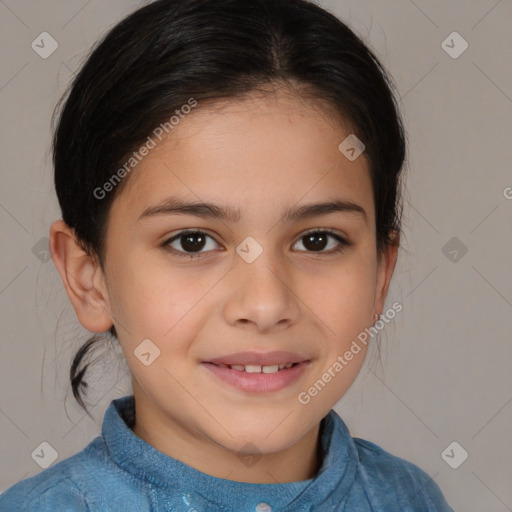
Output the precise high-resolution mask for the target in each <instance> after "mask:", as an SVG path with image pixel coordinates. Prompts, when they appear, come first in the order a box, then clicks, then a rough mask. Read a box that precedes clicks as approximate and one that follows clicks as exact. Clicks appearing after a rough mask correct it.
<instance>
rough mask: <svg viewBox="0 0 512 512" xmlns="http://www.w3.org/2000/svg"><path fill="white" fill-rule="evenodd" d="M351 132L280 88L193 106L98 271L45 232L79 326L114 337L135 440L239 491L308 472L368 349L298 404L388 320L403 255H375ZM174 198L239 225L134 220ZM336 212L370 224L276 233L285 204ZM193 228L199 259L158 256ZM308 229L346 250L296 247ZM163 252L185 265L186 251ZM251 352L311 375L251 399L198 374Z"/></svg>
mask: <svg viewBox="0 0 512 512" xmlns="http://www.w3.org/2000/svg"><path fill="white" fill-rule="evenodd" d="M331 111H332V109H331ZM350 133H351V131H350V128H349V127H348V126H347V125H346V123H343V122H342V120H341V119H337V118H334V117H332V114H331V113H330V112H327V111H326V110H325V109H322V108H321V105H320V104H318V103H316V104H315V103H313V102H312V101H311V100H308V101H304V100H303V99H301V98H300V97H299V96H297V95H296V94H293V93H291V92H289V91H287V90H285V89H282V90H279V89H276V90H275V91H274V92H273V94H271V95H266V96H262V95H257V94H251V95H249V96H247V97H245V98H244V99H238V100H236V101H235V100H230V101H228V102H224V103H217V104H216V105H215V108H210V107H208V108H207V107H203V108H201V104H199V106H198V108H197V109H195V110H194V111H193V113H191V114H189V115H188V116H187V117H186V118H185V119H183V120H182V121H181V122H180V124H179V125H178V126H177V127H176V128H175V129H174V130H173V132H171V136H169V137H168V138H167V139H166V140H165V141H163V142H161V143H160V144H159V145H158V147H157V148H155V149H154V150H152V151H151V152H150V154H149V155H148V156H146V157H145V158H144V159H143V161H142V162H141V163H140V164H139V165H138V166H137V168H136V169H135V170H134V171H133V173H132V174H131V175H130V177H129V179H128V182H127V183H126V187H125V188H123V190H122V192H121V193H120V195H119V196H117V197H116V199H115V200H114V202H113V205H112V209H111V212H110V216H109V222H108V229H107V237H106V259H105V261H104V271H103V270H102V269H101V267H100V266H99V265H98V264H97V262H96V261H95V260H94V259H93V258H90V257H89V256H88V255H87V254H86V253H85V252H84V251H83V250H82V249H81V248H80V246H79V245H78V244H77V242H76V239H75V237H74V235H73V231H72V230H71V229H70V228H69V227H68V226H66V224H64V222H63V221H62V220H59V221H56V222H55V223H54V224H53V225H52V227H51V230H50V239H51V242H50V248H51V253H52V258H53V261H54V263H55V265H56V267H57V269H58V270H59V272H60V275H61V277H62V280H63V282H64V285H65V287H66V291H67V293H68V296H69V298H70V300H71V302H72V304H73V307H74V309H75V311H76V314H77V316H78V319H79V321H80V323H81V324H82V325H83V326H84V327H85V328H86V329H88V330H90V331H93V332H104V331H106V330H108V329H109V328H110V327H111V325H115V327H116V330H117V333H118V338H119V343H120V345H121V347H122V350H123V353H124V355H125V357H126V359H127V362H128V365H129V368H130V370H131V372H132V382H133V393H134V396H135V401H136V424H135V426H134V428H133V431H134V433H135V434H136V435H137V436H139V437H140V438H142V439H143V440H144V441H146V442H148V443H149V444H151V445H152V446H154V447H155V448H156V449H158V450H160V451H161V452H163V453H165V454H167V455H170V456H171V457H174V458H176V459H178V460H180V461H182V462H184V463H186V464H188V465H190V466H192V467H194V468H196V469H198V470H200V471H202V472H204V473H207V474H209V475H212V476H216V477H220V478H228V479H231V480H237V481H241V482H250V483H276V482H291V481H299V480H304V479H307V478H312V477H314V476H315V475H316V474H317V471H318V470H319V468H320V465H321V460H320V458H319V457H318V455H317V449H318V437H319V436H318V434H319V425H320V421H321V420H322V418H323V417H324V416H325V415H326V414H327V413H328V411H329V410H330V409H331V408H332V407H333V406H334V405H335V404H336V403H337V402H338V400H339V399H340V398H341V397H342V396H343V395H344V394H345V393H346V391H347V390H348V389H349V387H350V386H351V384H352V382H353V381H354V379H355V378H356V376H357V374H358V372H359V370H360V368H361V366H362V364H363V362H364V358H365V355H366V349H365V348H364V347H363V349H362V350H361V352H359V354H357V355H356V356H354V358H353V359H352V360H351V361H350V362H349V364H348V365H347V366H345V367H344V369H343V371H341V372H339V373H337V374H336V377H335V378H333V379H332V380H331V382H329V383H328V384H327V385H326V386H325V387H324V389H323V390H322V391H321V392H319V393H318V394H317V396H315V397H313V398H312V399H311V401H310V402H309V403H308V404H305V405H303V404H301V403H299V401H298V399H297V397H298V395H299V393H300V392H303V391H307V390H308V388H309V387H310V386H311V385H312V384H313V383H314V382H315V381H317V380H318V379H319V378H321V376H322V374H323V373H324V372H325V371H326V370H327V369H328V368H329V367H331V366H332V365H333V363H334V362H335V361H336V360H337V357H338V355H343V354H344V353H345V352H346V351H347V350H348V349H349V348H350V345H351V343H352V341H353V340H354V339H356V337H357V335H358V334H359V333H361V332H362V331H364V329H365V328H368V327H370V326H371V325H373V323H374V321H375V319H374V314H375V313H379V314H380V313H382V311H383V309H384V303H385V299H386V295H387V292H388V287H389V283H390V280H391V276H392V274H393V270H394V267H395V263H396V259H397V251H398V244H397V245H395V246H390V247H388V248H387V249H386V250H385V251H384V252H383V253H381V254H378V253H377V249H376V231H375V209H374V204H373V194H372V185H371V181H370V174H369V169H368V162H367V159H366V157H365V154H364V153H363V154H362V155H361V156H360V157H359V158H357V159H356V160H355V161H349V160H348V159H347V158H346V157H345V156H344V155H343V154H342V153H341V152H340V151H339V150H338V146H339V144H340V143H341V142H342V141H343V140H344V139H345V137H347V135H349V134H350ZM171 195H172V196H177V197H180V198H182V199H184V200H192V201H199V200H202V201H208V202H212V203H215V204H218V205H225V206H230V207H232V208H239V209H240V212H241V219H240V221H239V222H231V221H228V220H219V219H204V218H199V217H195V216H191V215H156V216H152V217H148V218H143V219H141V220H138V219H139V216H140V215H141V214H142V212H144V211H145V210H146V209H147V208H148V207H151V206H154V205H156V204H158V203H160V202H161V201H162V200H164V199H166V198H167V197H169V196H171ZM332 199H344V200H349V201H352V202H355V203H357V204H359V205H360V206H362V207H363V208H364V210H365V211H366V214H367V218H366V220H365V218H364V217H363V216H362V215H360V214H358V213H355V212H336V213H330V214H328V215H322V216H318V217H314V218H310V219H305V220H300V221H293V222H282V221H281V217H282V214H283V211H284V210H285V209H286V208H288V207H293V206H297V205H303V204H310V203H319V202H323V201H327V200H332ZM190 228H197V229H201V230H204V231H205V232H206V234H208V235H209V236H210V237H211V238H208V237H207V238H206V244H205V245H204V246H202V247H199V248H198V249H197V250H199V251H200V252H199V253H198V252H196V253H195V254H196V255H197V254H199V257H195V258H187V257H180V256H176V255H173V254H171V253H169V252H168V251H166V250H165V249H164V248H163V247H161V244H162V243H163V242H165V241H166V240H168V239H169V238H171V237H172V236H174V235H175V234H176V233H177V232H179V231H180V230H184V229H190ZM313 228H326V229H327V228H329V229H332V230H334V231H335V232H336V233H338V234H340V235H341V236H344V237H346V238H348V239H349V240H350V241H351V242H352V243H353V244H352V245H351V246H349V247H345V248H344V249H343V250H342V251H341V252H338V253H334V252H332V250H333V249H335V248H336V247H338V246H339V242H338V241H337V240H336V239H335V238H332V237H331V236H329V237H328V238H327V239H326V242H325V243H324V245H323V246H322V245H321V244H320V249H318V250H316V251H315V250H314V248H313V249H311V245H308V244H307V239H306V238H305V234H304V232H306V231H307V230H310V229H313ZM248 236H251V237H253V238H254V239H255V240H256V241H257V242H258V244H259V245H260V246H261V247H262V248H263V253H262V254H261V255H260V256H259V257H258V258H257V259H256V260H255V261H254V262H252V263H247V262H246V261H245V260H244V259H242V258H241V257H240V256H239V255H238V254H237V252H236V248H237V246H238V245H239V244H241V242H242V241H243V240H244V239H245V238H246V237H248ZM181 242H183V238H182V239H181ZM320 242H321V240H320ZM172 247H173V248H174V249H175V250H177V251H181V252H182V253H185V254H186V248H187V246H186V245H185V247H184V246H183V245H182V244H181V243H180V239H179V238H178V239H177V240H175V241H174V242H172ZM189 250H190V249H189ZM329 252H331V254H329ZM147 338H149V339H151V340H152V342H153V343H154V344H155V345H156V346H157V347H158V348H159V350H160V356H159V357H158V358H156V359H155V360H154V362H152V363H151V364H150V365H149V366H145V365H144V364H142V363H141V361H140V360H139V359H138V358H137V357H136V356H135V355H134V350H135V349H136V348H137V346H138V345H139V344H140V343H141V341H142V340H144V339H147ZM246 350H255V351H268V350H288V351H291V352H299V353H301V354H305V355H307V356H308V358H309V359H311V364H310V365H309V367H308V368H307V370H306V372H305V373H304V374H303V375H302V376H301V377H300V378H299V379H298V380H297V381H296V382H294V383H293V384H292V385H290V386H288V387H285V388H284V389H282V390H280V391H277V392H274V393H267V394H259V395H256V394H249V393H246V392H244V391H241V390H238V389H236V388H233V387H231V386H229V385H228V384H226V383H224V382H222V381H220V380H219V379H217V378H216V376H215V375H213V374H211V372H209V371H207V370H206V369H205V368H204V367H203V366H201V365H200V363H201V361H205V360H208V359H211V358H214V357H219V356H221V355H225V354H230V353H233V352H240V351H246ZM248 443H252V444H251V445H248ZM255 447H256V448H255ZM251 453H252V454H257V455H258V456H260V455H261V458H260V459H259V460H258V462H257V463H256V464H254V465H251V466H250V467H248V465H246V464H245V463H244V461H243V460H242V458H241V457H240V455H241V454H243V455H247V454H251Z"/></svg>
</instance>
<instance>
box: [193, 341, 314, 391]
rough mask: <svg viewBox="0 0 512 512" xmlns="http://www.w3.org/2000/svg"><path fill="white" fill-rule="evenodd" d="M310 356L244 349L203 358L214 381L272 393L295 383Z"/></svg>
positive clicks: (303, 370) (239, 387)
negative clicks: (216, 356)
mask: <svg viewBox="0 0 512 512" xmlns="http://www.w3.org/2000/svg"><path fill="white" fill-rule="evenodd" d="M310 364H311V359H309V358H307V357H306V356H303V355H300V354H294V353H291V352H277V351H276V352H267V353H265V354H263V353H255V352H251V353H248V352H245V353H238V354H231V355H230V356H224V357H219V358H216V359H211V360H209V361H204V362H202V363H201V366H202V367H204V368H206V369H207V370H209V371H210V372H211V373H212V374H213V375H214V376H215V377H216V382H217V383H219V382H222V383H226V384H228V385H229V386H230V387H235V388H237V389H239V390H242V391H244V392H248V393H256V394H258V393H272V392H276V391H279V390H281V389H283V388H285V387H288V386H290V385H292V384H293V383H295V382H296V381H297V380H298V378H299V377H300V376H301V375H303V373H304V372H305V370H306V368H307V367H308V366H309V365H310Z"/></svg>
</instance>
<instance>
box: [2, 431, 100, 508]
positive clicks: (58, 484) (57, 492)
mask: <svg viewBox="0 0 512 512" xmlns="http://www.w3.org/2000/svg"><path fill="white" fill-rule="evenodd" d="M101 445H102V440H101V438H99V437H98V438H96V439H94V440H93V441H92V442H91V443H90V444H89V445H88V446H87V447H86V448H84V449H83V450H82V451H81V452H79V453H76V454H75V455H72V456H71V457H68V458H67V459H64V460H62V461H60V462H59V463H57V464H55V465H54V466H51V467H49V468H47V469H44V470H43V471H41V472H40V473H38V474H36V475H34V476H31V477H29V478H25V479H24V480H21V481H19V482H17V483H15V484H14V485H12V486H11V487H9V488H8V489H7V490H6V491H4V492H3V493H2V494H0V510H1V511H2V512H15V511H16V512H36V511H37V512H43V511H55V510H59V511H62V512H68V511H69V512H90V511H92V510H94V509H93V508H91V507H90V504H89V503H88V501H87V491H86V488H87V486H88V481H89V480H90V479H91V478H90V476H91V475H93V474H97V473H98V472H100V473H101V471H102V469H103V468H104V467H105V466H103V468H102V464H101V456H102V446H101Z"/></svg>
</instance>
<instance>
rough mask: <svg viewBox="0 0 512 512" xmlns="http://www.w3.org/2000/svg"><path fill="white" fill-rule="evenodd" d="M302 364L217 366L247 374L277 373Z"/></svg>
mask: <svg viewBox="0 0 512 512" xmlns="http://www.w3.org/2000/svg"><path fill="white" fill-rule="evenodd" d="M212 364H214V363H212ZM298 364H300V363H286V364H264V365H258V364H246V365H243V364H223V363H220V364H217V365H216V366H219V367H220V368H229V369H230V370H237V371H239V372H246V373H276V372H280V371H282V370H288V369H289V368H293V367H294V366H297V365H298Z"/></svg>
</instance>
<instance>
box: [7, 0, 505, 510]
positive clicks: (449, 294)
mask: <svg viewBox="0 0 512 512" xmlns="http://www.w3.org/2000/svg"><path fill="white" fill-rule="evenodd" d="M321 3H322V5H325V6H326V7H328V8H329V9H331V10H332V11H334V12H335V13H336V14H338V15H339V16H340V17H342V19H344V20H345V21H347V22H348V23H349V25H350V26H351V27H352V28H353V29H354V30H355V31H356V32H357V33H358V34H359V35H360V36H362V37H363V38H364V39H365V41H366V42H367V43H368V44H369V45H370V46H371V47H372V48H373V49H374V50H375V51H376V53H377V55H378V56H379V57H380V59H381V60H382V62H383V63H384V65H385V66H386V67H387V68H388V69H389V70H390V72H391V74H392V76H393V77H394V79H395V82H396V84H397V89H398V91H399V94H400V97H401V105H402V109H403V115H404V118H405V123H406V126H407V131H408V137H409V148H410V154H409V160H408V163H407V176H408V177H407V182H406V190H405V198H406V202H405V215H404V230H405V234H404V237H403V240H402V244H403V248H402V249H401V251H400V255H399V262H398V265H397V268H396V271H395V275H394V277H393V282H392V286H391V290H390V294H389V297H388V303H387V304H388V306H390V305H391V304H392V303H393V302H395V301H398V302H400V303H402V304H403V310H402V312H401V313H399V314H398V316H397V317H396V319H395V321H394V322H393V323H392V324H389V325H387V327H386V329H385V330H384V331H382V332H381V335H380V339H381V342H382V366H381V365H380V364H378V362H377V358H376V356H377V353H376V352H373V353H372V354H370V357H369V358H368V359H367V361H366V363H365V366H364V367H363V369H362V371H361V373H360V375H359V376H358V378H357V380H356V382H355V383H354V385H353V387H352V388H351V390H350V391H349V393H348V394H347V395H346V396H345V397H343V399H342V400H341V401H340V402H339V404H338V405H337V407H336V409H337V411H338V412H339V413H340V414H341V416H342V417H343V418H344V420H345V421H346V423H347V424H348V425H349V427H350V429H351V432H352V435H353V436H356V437H362V438H365V439H368V440H371V441H373V442H375V443H377V444H379V445H381V446H382V447H384V448H385V449H386V450H388V451H390V452H391V453H394V454H396V455H398V456H400V457H403V458H405V459H407V460H409V461H411V462H414V463H415V464H417V465H419V466H420V467H421V468H423V469H424V470H425V471H426V472H427V473H428V474H429V475H430V476H431V477H432V478H433V479H434V480H435V481H436V482H437V483H438V484H439V486H440V487H441V489H442V490H443V493H444V494H445V496H446V498H447V500H448V502H449V503H450V504H451V505H452V507H454V509H455V510H457V511H474V512H477V511H478V512H481V511H483V510H485V511H486V512H504V511H507V510H509V511H510V510H512V486H511V485H510V484H511V475H512V434H511V433H512V403H511V402H512V378H511V376H510V369H509V367H510V363H511V361H512V343H511V335H510V332H511V329H512V314H511V313H512V270H511V265H510V262H511V255H512V236H511V235H512V229H511V225H512V224H511V221H512V199H511V198H512V188H507V187H512V172H511V169H512V165H511V164H512V156H511V154H512V153H511V151H510V146H511V143H512V138H511V136H512V59H511V57H510V48H511V43H512V29H511V27H512V2H511V1H510V0H501V1H496V0H472V1H463V0H459V1H453V2H444V1H441V0H430V1H420V0H415V1H412V0H388V1H386V2H383V1H377V0H371V1H370V0H365V1H361V0H346V1H345V0H343V1H342V0H330V1H324V2H321ZM140 5H142V3H141V2H140V1H139V2H137V1H136V0H131V1H128V0H109V1H108V2H105V1H100V0H90V1H84V0H66V1H64V0H47V1H41V2H39V1H38V2H36V1H35V0H31V1H29V0H0V14H1V31H0V34H1V35H0V37H1V45H0V51H1V53H2V68H1V77H0V109H1V112H2V128H1V134H2V140H1V144H2V146H1V155H2V166H1V173H2V175H1V189H0V226H1V228H0V236H1V263H0V307H1V323H0V325H1V333H2V336H1V339H2V352H1V357H0V393H1V395H0V431H1V437H0V461H1V470H0V491H3V490H5V489H6V488H7V487H9V486H11V485H12V484H14V483H15V482H17V481H19V480H20V479H22V478H25V477H27V476H31V475H34V474H36V473H38V472H40V471H41V470H42V468H41V467H40V466H39V465H38V464H37V463H36V462H35V460H34V459H33V458H32V456H31V454H32V453H33V452H34V450H36V448H38V447H39V446H40V444H41V443H42V442H47V443H49V444H50V445H51V446H52V447H53V448H54V449H55V450H56V451H57V453H58V459H57V461H59V460H62V459H64V458H66V457H68V456H70V455H72V454H74V453H76V452H77V451H79V450H81V449H82V448H84V447H85V446H86V444H88V443H89V442H90V440H92V439H93V437H95V436H96V435H98V434H99V431H100V426H101V421H102V419H103V414H104V411H105V409H106V408H107V406H108V404H109V403H110V401H111V400H112V399H114V398H116V397H118V396H122V395H124V394H128V393H130V392H131V388H130V380H129V376H128V373H127V367H126V365H125V364H124V363H123V361H122V360H120V359H118V356H119V354H120V353H119V351H117V352H116V351H113V352H112V351H111V352H108V351H106V352H105V355H104V357H103V359H101V360H100V361H99V363H98V364H97V365H96V366H94V367H93V368H94V370H93V375H91V378H90V379H89V382H90V384H91V385H92V386H93V388H92V389H91V394H90V397H91V400H90V402H91V403H92V404H93V405H92V407H91V412H92V415H93V417H94V418H95V421H92V420H91V419H90V418H89V417H87V416H86V415H85V414H84V412H83V411H82V410H81V409H80V408H79V407H78V405H77V404H76V403H75V401H74V398H73V396H72V394H71V389H70V386H69V384H68V375H69V364H70V359H71V357H72V355H73V354H74V352H75V351H76V349H77V348H78V347H79V346H80V345H81V344H82V343H83V342H84V341H85V339H86V338H87V335H88V334H89V333H88V332H87V331H85V330H84V329H83V328H82V327H81V326H80V325H79V324H78V321H77V319H76V317H75V315H74V312H73V309H72V307H71V305H70V303H69V301H68V299H67V296H66V294H65V292H64V289H63V286H62V283H61V281H60V277H59V276H58V274H57V271H56V269H55V268H54V265H53V263H52V262H51V260H49V261H48V253H47V240H46V239H45V237H47V236H48V230H49V227H50V224H51V222H52V221H53V220H55V219H57V218H58V217H59V216H60V212H59V210H58V206H57V201H56V198H55V195H54V191H53V185H52V167H51V159H50V150H49V147H50V146H49V143H50V134H51V127H50V118H51V114H52V110H53V108H54V106H55V104H56V102H57V100H58V99H59V98H60V96H61V94H62V93H63V91H64V89H65V87H66V85H67V84H68V82H69V80H70V79H71V78H72V76H73V72H74V71H76V70H77V68H78V67H79V65H80V63H81V62H82V60H83V58H84V57H85V55H86V53H87V52H88V50H89V48H90V47H91V45H92V44H93V43H94V42H95V41H96V40H97V39H98V37H99V36H100V35H102V34H104V33H105V32H106V31H107V30H108V29H109V28H111V27H112V26H113V25H114V24H115V23H116V22H117V21H119V20H120V19H121V18H122V17H124V16H125V15H126V14H128V13H129V12H131V11H132V10H133V9H134V8H136V7H137V6H140ZM44 31H47V32H49V33H50V34H51V35H52V37H53V38H55V40H56V41H57V42H58V45H59V46H58V49H57V50H56V51H55V52H54V53H53V54H52V55H51V56H50V57H48V58H47V59H43V58H41V57H40V56H39V55H38V54H37V53H36V52H35V51H34V50H33V49H32V48H31V43H32V41H34V40H35V39H36V38H37V37H38V36H39V34H40V33H42V32H44ZM453 31H457V32H458V33H459V34H460V35H461V36H462V37H463V38H464V39H465V40H466V41H467V42H468V44H469V47H468V48H467V50H466V51H465V52H464V53H462V54H461V55H460V56H459V57H458V58H452V57H451V56H450V55H448V53H447V52H446V51H445V50H444V49H443V47H442V42H443V41H444V40H445V39H446V38H447V37H448V35H449V34H451V33H452V32H453ZM447 44H449V45H450V46H453V47H454V48H453V49H452V51H456V50H458V49H459V48H461V46H460V44H459V42H458V41H457V40H454V42H453V43H452V42H451V40H450V39H448V42H447ZM507 196H508V197H507ZM453 237H455V240H452V241H451V242H450V243H449V245H448V246H446V244H447V243H448V242H449V241H450V240H451V239H452V238H453ZM34 247H35V248H34ZM464 247H466V248H467V253H465V254H463V252H464ZM45 248H46V251H45ZM453 249H455V251H456V252H451V253H450V252H449V251H452V250H453ZM453 441H456V442H457V443H459V445H460V446H461V447H462V448H463V449H464V450H466V451H467V452H468V454H469V457H468V458H467V460H465V462H463V463H462V464H461V465H460V466H459V467H458V468H457V469H453V468H452V467H450V466H449V465H448V464H447V462H445V460H443V458H442V456H441V453H442V452H443V451H444V450H445V448H446V447H447V446H448V445H449V444H450V443H452V442H453ZM448 453H449V455H450V456H451V459H450V460H451V461H452V464H454V462H453V461H455V462H457V460H459V461H460V454H461V453H462V451H461V448H459V447H456V448H455V449H454V451H453V452H450V451H449V452H448Z"/></svg>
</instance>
